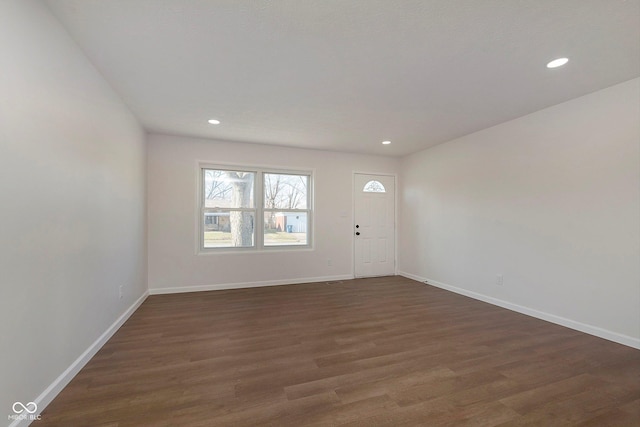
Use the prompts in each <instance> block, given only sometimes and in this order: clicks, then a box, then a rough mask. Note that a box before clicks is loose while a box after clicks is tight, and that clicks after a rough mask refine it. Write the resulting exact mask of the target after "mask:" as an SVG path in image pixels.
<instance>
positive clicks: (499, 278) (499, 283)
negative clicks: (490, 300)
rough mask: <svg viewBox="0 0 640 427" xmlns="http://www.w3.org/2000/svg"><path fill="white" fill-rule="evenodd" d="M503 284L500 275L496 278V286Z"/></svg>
mask: <svg viewBox="0 0 640 427" xmlns="http://www.w3.org/2000/svg"><path fill="white" fill-rule="evenodd" d="M503 283H504V278H503V277H502V274H498V275H497V276H496V285H498V286H502V284H503Z"/></svg>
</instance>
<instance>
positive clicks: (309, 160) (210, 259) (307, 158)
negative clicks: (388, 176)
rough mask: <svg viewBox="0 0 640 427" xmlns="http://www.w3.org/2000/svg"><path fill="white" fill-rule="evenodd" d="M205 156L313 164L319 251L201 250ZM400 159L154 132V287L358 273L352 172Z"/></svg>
mask: <svg viewBox="0 0 640 427" xmlns="http://www.w3.org/2000/svg"><path fill="white" fill-rule="evenodd" d="M372 143H375V142H372ZM199 161H202V162H210V163H223V164H236V165H256V166H271V167H278V168H284V169H286V168H296V169H311V170H315V175H314V178H315V207H316V209H315V212H314V219H315V223H314V227H315V235H314V244H315V249H314V250H311V251H310V250H306V251H300V250H298V251H277V252H270V251H269V252H260V253H248V252H244V253H231V254H229V253H227V254H203V255H196V248H197V239H198V234H197V221H198V214H197V212H198V207H197V204H196V198H197V185H198V182H197V179H198V162H199ZM398 164H399V160H398V159H395V158H385V157H378V156H365V155H357V154H346V153H336V152H328V151H315V150H305V149H293V148H285V147H273V146H263V145H257V144H243V143H237V142H223V141H213V140H205V139H194V138H187V137H174V136H164V135H150V136H149V144H148V163H147V182H148V199H147V203H148V235H149V241H148V242H149V243H148V247H149V288H150V291H151V292H152V293H153V292H171V291H178V290H181V291H185V290H193V289H216V288H227V287H233V286H239V285H245V286H246V285H253V284H256V285H258V284H268V283H296V282H300V281H316V280H326V279H330V278H345V277H352V276H353V267H352V259H353V240H352V239H353V228H352V216H353V214H352V211H353V202H352V179H353V178H352V177H353V172H354V171H365V172H377V173H396V172H397V166H398ZM328 259H331V260H332V265H331V266H329V265H327V260H328Z"/></svg>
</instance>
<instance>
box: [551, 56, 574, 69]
mask: <svg viewBox="0 0 640 427" xmlns="http://www.w3.org/2000/svg"><path fill="white" fill-rule="evenodd" d="M567 62H569V58H558V59H554V60H553V61H551V62H549V63H548V64H547V68H558V67H562V66H563V65H564V64H566V63H567Z"/></svg>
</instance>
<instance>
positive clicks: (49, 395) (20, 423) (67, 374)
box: [9, 291, 149, 427]
mask: <svg viewBox="0 0 640 427" xmlns="http://www.w3.org/2000/svg"><path fill="white" fill-rule="evenodd" d="M148 296H149V292H148V291H145V293H144V294H142V296H141V297H140V298H138V300H137V301H136V302H134V303H133V304H132V305H131V307H129V308H128V309H127V311H125V312H124V313H123V314H122V315H121V316H120V317H118V319H117V320H116V321H115V322H113V324H112V325H111V326H109V328H108V329H107V330H106V331H104V333H103V334H102V335H100V337H98V339H97V340H95V341H94V342H93V344H91V345H90V346H89V348H87V349H86V350H85V351H84V353H82V354H81V355H80V357H78V358H77V359H76V360H75V361H74V362H73V363H72V364H71V366H69V367H68V368H67V369H66V370H65V371H64V372H63V373H62V374H60V376H59V377H58V378H56V379H55V381H53V382H52V383H51V385H49V387H47V388H46V389H45V390H44V391H43V392H42V393H40V396H38V397H37V398H36V399H35V400H34V401H33V402H35V403H36V405H38V412H37V413H36V414H34V415H38V414H40V413H41V412H42V411H43V410H44V409H45V408H46V407H47V406H48V405H49V404H50V403H51V401H53V399H54V398H55V397H56V396H57V395H58V393H60V392H61V391H62V389H63V388H65V387H66V386H67V384H69V383H70V382H71V380H72V379H73V377H75V376H76V375H77V374H78V372H80V370H81V369H82V368H83V367H84V366H85V365H86V364H87V362H89V360H91V358H92V357H93V356H95V354H96V353H97V352H98V350H100V349H101V348H102V346H103V345H104V344H105V343H106V342H107V341H109V338H111V337H112V336H113V334H115V333H116V331H117V330H118V329H120V326H122V325H123V324H124V322H126V321H127V319H128V318H129V317H131V315H132V314H133V313H134V312H135V311H136V310H137V309H138V307H140V305H142V303H143V302H144V300H145V299H147V297H148ZM32 422H33V421H31V420H15V421H14V422H12V423H11V424H9V427H26V426H28V425H29V424H31V423H32Z"/></svg>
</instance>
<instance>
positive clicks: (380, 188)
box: [362, 180, 387, 193]
mask: <svg viewBox="0 0 640 427" xmlns="http://www.w3.org/2000/svg"><path fill="white" fill-rule="evenodd" d="M362 191H364V192H365V193H386V192H387V190H385V188H384V185H382V183H381V182H380V181H376V180H373V181H369V182H367V183H366V184H365V185H364V188H363V189H362Z"/></svg>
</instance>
